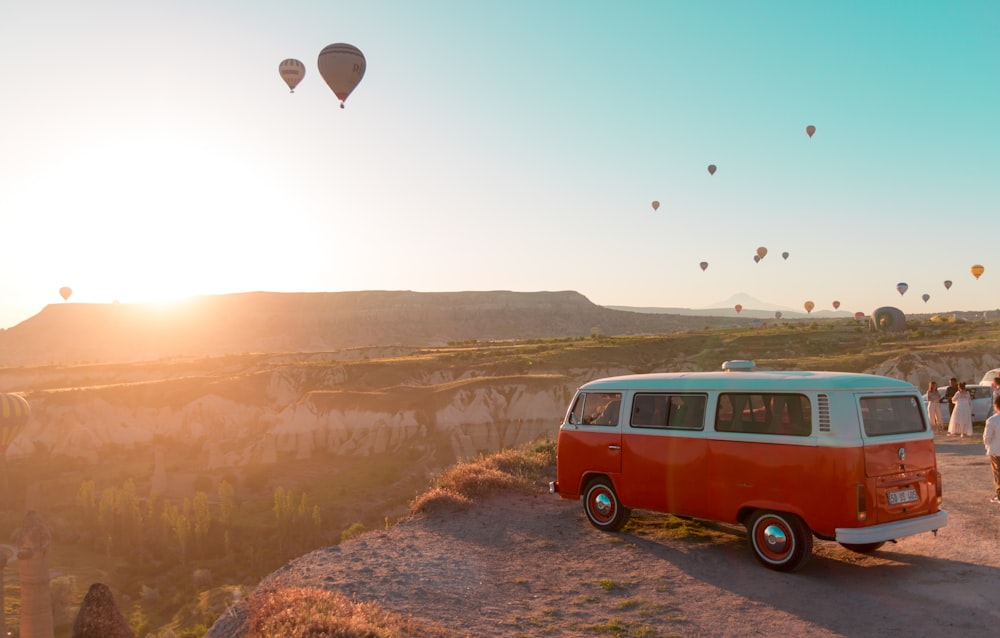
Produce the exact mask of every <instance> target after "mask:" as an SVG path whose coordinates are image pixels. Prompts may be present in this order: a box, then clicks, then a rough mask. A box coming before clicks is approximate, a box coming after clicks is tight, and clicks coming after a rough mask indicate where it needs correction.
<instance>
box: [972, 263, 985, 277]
mask: <svg viewBox="0 0 1000 638" xmlns="http://www.w3.org/2000/svg"><path fill="white" fill-rule="evenodd" d="M984 270H986V269H985V268H983V267H982V266H981V265H979V264H976V265H975V266H973V267H972V268H969V272H971V273H972V276H973V277H975V278H976V279H979V276H980V275H982V274H983V271H984Z"/></svg>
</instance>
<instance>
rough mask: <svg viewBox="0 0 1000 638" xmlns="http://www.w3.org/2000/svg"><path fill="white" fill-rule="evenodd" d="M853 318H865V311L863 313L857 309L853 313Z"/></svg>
mask: <svg viewBox="0 0 1000 638" xmlns="http://www.w3.org/2000/svg"><path fill="white" fill-rule="evenodd" d="M854 318H855V319H864V318H865V313H863V312H861V311H860V310H859V311H857V312H855V313H854Z"/></svg>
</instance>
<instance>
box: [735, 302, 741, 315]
mask: <svg viewBox="0 0 1000 638" xmlns="http://www.w3.org/2000/svg"><path fill="white" fill-rule="evenodd" d="M733 308H735V309H736V314H740V312H742V311H743V305H742V304H736V305H735V306H733Z"/></svg>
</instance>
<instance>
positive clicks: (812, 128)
mask: <svg viewBox="0 0 1000 638" xmlns="http://www.w3.org/2000/svg"><path fill="white" fill-rule="evenodd" d="M815 132H816V127H815V126H813V125H812V124H810V125H809V126H807V127H806V135H808V136H809V137H812V136H813V133H815Z"/></svg>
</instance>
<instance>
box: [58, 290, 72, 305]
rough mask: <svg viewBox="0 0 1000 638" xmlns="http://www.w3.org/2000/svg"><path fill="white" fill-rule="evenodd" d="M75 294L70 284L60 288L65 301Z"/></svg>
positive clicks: (60, 293) (60, 294)
mask: <svg viewBox="0 0 1000 638" xmlns="http://www.w3.org/2000/svg"><path fill="white" fill-rule="evenodd" d="M72 294H73V289H72V288H70V287H68V286H63V287H62V288H60V289H59V296H60V297H62V298H63V301H67V300H68V299H69V296H70V295H72Z"/></svg>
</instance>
